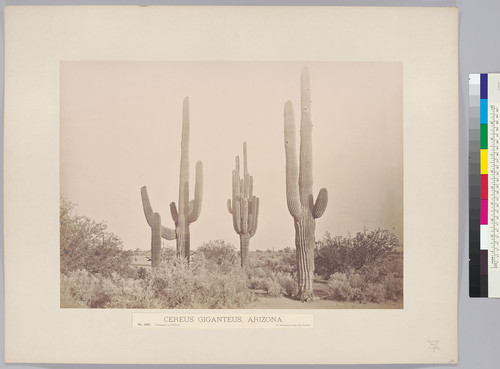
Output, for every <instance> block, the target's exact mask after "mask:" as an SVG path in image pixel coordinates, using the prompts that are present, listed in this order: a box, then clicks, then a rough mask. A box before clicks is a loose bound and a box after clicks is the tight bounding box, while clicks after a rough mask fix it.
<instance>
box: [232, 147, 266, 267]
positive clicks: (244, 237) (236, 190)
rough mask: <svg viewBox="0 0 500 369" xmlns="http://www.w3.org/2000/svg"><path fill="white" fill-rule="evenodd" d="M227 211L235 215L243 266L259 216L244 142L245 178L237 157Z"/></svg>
mask: <svg viewBox="0 0 500 369" xmlns="http://www.w3.org/2000/svg"><path fill="white" fill-rule="evenodd" d="M227 209H228V211H229V213H230V214H232V215H233V227H234V230H235V231H236V233H238V234H239V235H240V258H241V266H242V267H245V266H246V265H247V260H248V250H249V245H250V238H251V237H253V235H254V234H255V232H256V231H257V220H258V216H259V198H258V197H255V196H254V195H253V177H252V176H251V175H250V174H249V173H248V167H247V143H246V142H243V177H242V178H240V158H239V157H238V156H237V157H236V168H235V170H233V196H232V202H231V199H229V200H227Z"/></svg>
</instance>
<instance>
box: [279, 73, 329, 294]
mask: <svg viewBox="0 0 500 369" xmlns="http://www.w3.org/2000/svg"><path fill="white" fill-rule="evenodd" d="M295 147H296V146H295V119H294V113H293V105H292V103H291V102H290V101H287V102H286V104H285V157H286V199H287V206H288V210H289V212H290V214H291V215H292V217H293V218H294V225H295V249H296V256H297V277H298V278H297V279H298V287H299V293H298V296H297V297H298V298H299V299H300V300H301V301H311V300H312V299H314V294H313V281H314V245H315V234H314V232H315V228H316V221H315V219H316V218H319V217H321V215H323V213H324V211H325V209H326V205H327V203H328V192H327V191H326V189H324V188H322V189H321V190H320V191H319V194H318V197H317V199H316V202H314V197H313V191H312V186H313V175H312V121H311V91H310V87H309V71H308V70H307V68H304V69H303V70H302V74H301V119H300V154H299V164H297V153H296V148H295Z"/></svg>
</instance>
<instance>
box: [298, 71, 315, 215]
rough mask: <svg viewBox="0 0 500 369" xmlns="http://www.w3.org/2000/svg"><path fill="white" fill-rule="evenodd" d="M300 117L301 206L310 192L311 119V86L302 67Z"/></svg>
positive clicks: (311, 178)
mask: <svg viewBox="0 0 500 369" xmlns="http://www.w3.org/2000/svg"><path fill="white" fill-rule="evenodd" d="M300 95H301V100H300V107H301V118H300V158H299V162H300V167H299V188H300V201H301V204H302V205H303V206H306V205H308V202H309V196H310V195H311V194H312V186H313V175H312V165H313V163H312V121H311V88H310V83H309V70H308V69H307V68H304V69H302V73H301V94H300Z"/></svg>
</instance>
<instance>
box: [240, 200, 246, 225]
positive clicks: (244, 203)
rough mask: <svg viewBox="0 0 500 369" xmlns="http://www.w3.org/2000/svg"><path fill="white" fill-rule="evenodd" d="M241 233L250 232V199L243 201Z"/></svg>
mask: <svg viewBox="0 0 500 369" xmlns="http://www.w3.org/2000/svg"><path fill="white" fill-rule="evenodd" d="M240 206H241V233H247V232H248V199H247V198H246V197H244V198H242V199H241V205H240Z"/></svg>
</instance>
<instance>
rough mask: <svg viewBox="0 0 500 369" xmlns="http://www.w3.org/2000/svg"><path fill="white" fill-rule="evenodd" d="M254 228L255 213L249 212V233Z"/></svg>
mask: <svg viewBox="0 0 500 369" xmlns="http://www.w3.org/2000/svg"><path fill="white" fill-rule="evenodd" d="M252 228H253V214H251V213H249V214H248V234H249V235H250V230H251V229H252Z"/></svg>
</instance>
